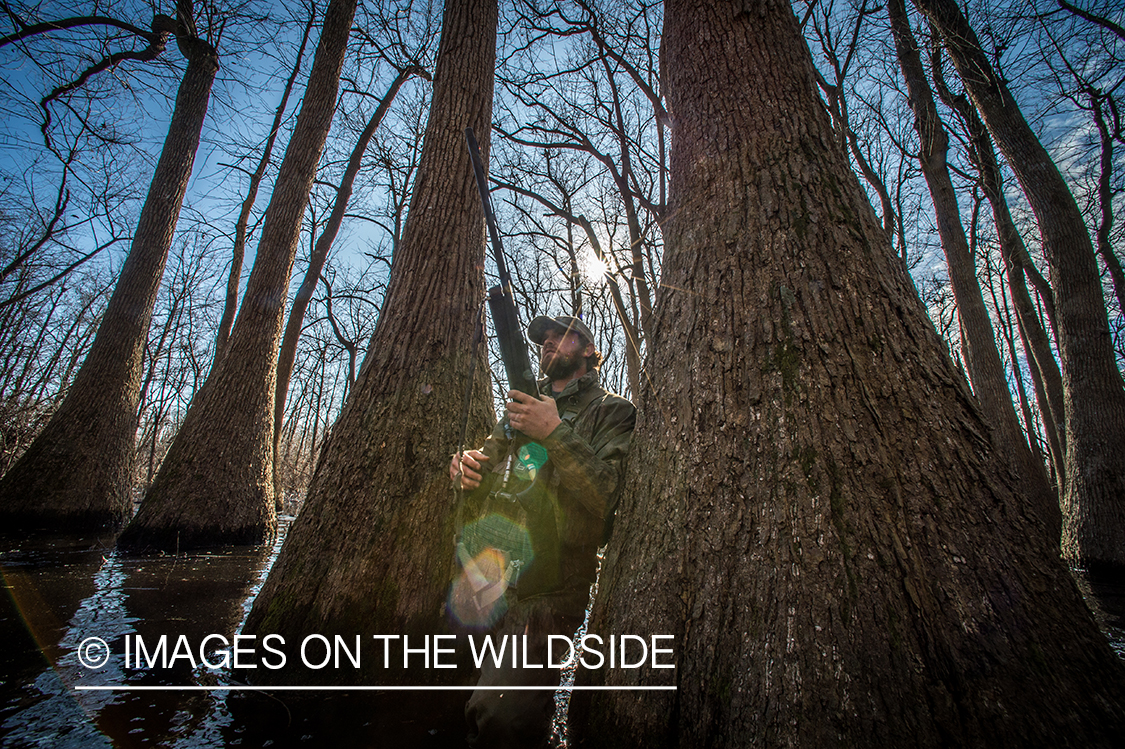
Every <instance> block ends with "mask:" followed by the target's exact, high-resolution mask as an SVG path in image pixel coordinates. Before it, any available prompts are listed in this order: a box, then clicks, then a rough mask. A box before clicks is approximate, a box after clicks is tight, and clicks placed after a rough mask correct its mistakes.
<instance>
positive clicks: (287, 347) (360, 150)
mask: <svg viewBox="0 0 1125 749" xmlns="http://www.w3.org/2000/svg"><path fill="white" fill-rule="evenodd" d="M415 75H421V76H423V77H426V78H429V77H430V75H429V73H427V72H426V71H425V70H424V69H422V68H421V67H419V66H417V65H408V66H406V67H404V68H402V69H400V70H399V71H398V74H397V75H396V76H395V78H394V80H393V81H392V82H391V85H390V87H389V88H388V89H387V92H386V94H385V95H384V96H383V98H382V100H380V102H379V106H377V107H375V111H373V112H372V113H371V117H370V118H369V119H368V120H367V124H366V125H365V126H364V128H363V130H362V132H360V134H359V138H357V139H356V142H355V146H354V147H353V148H352V152H351V155H350V156H349V157H348V165H347V167H346V168H345V169H344V174H343V176H342V177H341V178H340V184H339V185H338V186H337V188H336V196H335V198H334V199H333V201H332V211H331V213H330V214H329V216H328V220H327V221H326V223H325V224H324V226H323V227H322V228H321V230H320V234H319V235H318V236H317V238H316V244H315V245H314V246H313V250H312V254H311V255H309V264H308V267H307V268H306V269H305V276H304V278H303V279H302V280H301V285H300V287H299V288H298V289H297V293H296V295H295V296H294V297H293V305H292V307H291V308H290V310H289V319H288V321H287V322H286V323H285V333H284V335H283V336H282V338H281V349H280V351H279V352H278V360H277V385H276V394H275V395H274V420H273V454H274V465H275V466H276V465H277V460H278V451H279V450H280V447H281V427H282V422H283V421H284V418H285V398H286V395H287V394H288V392H289V378H290V376H291V375H292V374H293V360H294V359H295V358H296V356H297V340H298V338H300V335H301V330H302V329H303V327H304V323H305V312H306V311H307V310H308V307H309V302H311V301H312V297H313V292H314V291H315V290H316V285H317V282H318V281H320V274H321V271H322V270H323V269H324V263H325V261H326V260H327V259H328V253H329V251H330V250H331V249H332V243H333V242H334V241H336V235H337V234H338V233H339V231H340V226H341V225H342V224H343V222H344V215H345V214H346V213H347V210H348V201H349V200H350V199H351V196H352V188H353V186H354V185H355V178H356V175H357V174H359V168H360V166H361V165H362V163H363V157H364V154H365V153H367V146H368V145H370V143H371V138H372V137H373V136H374V135H375V130H376V129H377V128H378V127H379V124H380V123H381V122H382V121H383V118H384V117H385V116H386V114H387V110H388V109H390V106H391V104H392V103H393V102H394V100H395V96H396V95H397V94H398V90H399V89H400V88H401V87H402V84H404V83H406V81H408V80H410V78H411V77H412V76H415ZM329 299H331V294H330V295H329ZM329 309H331V307H329ZM330 315H331V313H330ZM351 361H352V366H351V370H352V372H351V373H350V375H349V377H348V382H349V383H350V382H351V381H352V380H354V370H355V366H354V362H355V351H354V350H353V351H352V352H351Z"/></svg>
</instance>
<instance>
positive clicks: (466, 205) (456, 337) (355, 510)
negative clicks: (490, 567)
mask: <svg viewBox="0 0 1125 749" xmlns="http://www.w3.org/2000/svg"><path fill="white" fill-rule="evenodd" d="M496 20H497V4H496V0H466V2H457V3H447V4H446V6H445V17H444V20H443V26H442V36H441V45H440V48H439V52H438V61H437V67H436V71H435V76H434V93H433V103H432V105H431V108H430V119H429V123H428V125H427V127H426V135H425V140H424V143H423V147H422V156H421V162H420V165H419V171H418V177H417V180H416V181H415V184H414V192H413V196H412V198H411V201H410V211H409V213H408V214H407V219H406V226H405V228H404V230H403V237H402V243H401V245H400V246H399V247H398V249H397V250H396V252H395V255H394V260H393V264H392V266H391V279H390V284H389V286H388V288H387V293H386V297H385V301H384V303H383V308H382V311H381V313H380V317H379V322H378V325H377V326H376V329H375V333H374V334H373V336H372V338H371V342H370V344H369V347H368V351H367V358H366V360H365V361H364V363H363V366H362V367H361V368H360V373H359V377H358V379H357V381H356V384H355V387H354V388H353V389H352V394H351V397H350V398H349V399H348V402H347V404H346V405H345V407H344V409H343V411H342V412H341V414H340V417H339V419H338V420H337V422H336V424H335V425H334V426H333V427H332V431H331V436H330V437H329V440H328V443H327V444H326V446H325V447H324V449H323V451H322V452H321V456H320V460H319V462H318V465H317V468H316V472H315V474H314V475H313V479H312V482H311V485H310V486H309V492H308V497H307V498H306V500H305V505H304V507H303V509H302V510H301V514H300V515H299V516H298V518H297V520H296V521H295V522H294V524H293V527H292V528H291V529H290V531H289V536H288V538H287V539H286V542H285V546H284V547H283V549H282V551H281V554H280V556H279V557H278V560H277V563H276V564H274V566H273V570H272V571H271V573H270V576H269V579H268V580H267V581H266V583H265V585H264V586H263V588H262V592H261V593H260V594H259V595H258V598H257V599H256V600H255V602H254V608H253V610H252V611H251V612H250V616H249V618H248V619H247V622H246V627H245V629H244V631H245V632H247V633H253V632H256V633H262V634H265V633H271V632H276V633H278V634H281V635H283V636H284V637H285V639H286V641H287V642H288V641H291V640H297V641H300V639H301V638H302V637H303V636H304V635H306V634H308V633H312V632H316V633H321V634H325V635H328V636H331V635H333V634H342V635H349V636H353V635H355V634H365V635H366V634H367V633H373V632H379V633H393V634H398V635H409V636H411V637H412V638H414V637H415V635H418V639H415V640H414V641H415V642H417V641H418V640H419V639H420V638H421V636H422V635H426V634H434V633H435V632H440V631H442V629H443V626H444V617H443V614H442V609H443V604H444V601H445V596H446V592H447V589H448V585H449V582H450V578H449V572H450V564H451V561H452V558H453V547H452V544H451V539H452V538H453V530H454V529H453V525H454V517H453V515H454V503H453V501H452V496H451V494H452V490H451V489H450V486H449V477H448V475H447V473H446V471H447V470H448V469H447V467H448V465H449V456H450V454H451V453H452V452H453V451H454V450H455V449H456V447H457V440H458V435H459V432H460V421H461V416H460V414H461V411H462V409H463V399H464V393H465V384H466V378H467V377H468V372H469V366H470V361H471V358H472V346H471V340H472V332H473V327H474V323H475V322H476V319H477V312H478V310H479V308H480V304H481V301H482V299H483V281H484V278H483V267H484V255H483V250H484V243H483V239H484V235H483V231H482V230H483V212H482V209H481V205H480V197H479V195H478V193H477V188H476V184H475V182H474V178H473V173H472V169H471V167H470V163H469V157H468V151H467V149H466V148H465V140H464V135H463V131H464V128H465V127H466V126H471V127H473V128H474V129H475V131H476V132H477V133H478V134H479V135H480V136H481V138H480V140H481V141H482V143H483V144H484V145H485V146H487V143H488V140H489V139H488V134H489V127H490V122H491V116H492V91H493V71H494V68H495V59H496V58H495V55H496V50H495V47H496ZM477 366H478V368H483V367H485V366H487V365H486V364H485V362H484V359H483V357H482V358H481V360H480V361H479V362H478V363H477ZM477 375H478V376H477V378H476V383H477V388H476V391H475V393H474V400H473V406H472V408H471V418H470V422H469V425H470V426H469V437H468V438H469V440H470V441H471V442H472V443H473V444H479V442H481V441H483V439H484V437H485V436H486V434H487V430H488V428H489V422H490V421H492V419H493V417H492V409H491V398H490V395H489V389H490V388H489V385H488V380H489V378H488V376H487V374H484V373H483V371H481V370H478V372H477ZM364 667H365V668H366V669H375V670H376V672H377V675H376V676H371V674H370V673H367V675H368V676H371V678H377V679H379V680H380V681H381V682H383V683H385V682H386V681H388V680H391V679H393V678H395V677H394V675H392V674H388V673H386V672H384V671H383V669H382V664H381V662H379V663H376V662H374V660H373V661H372V662H370V663H369V662H368V661H366V660H365V661H364ZM343 673H344V672H342V671H340V672H332V673H328V672H327V671H324V672H318V673H310V674H306V675H303V676H302V677H300V678H312V679H318V680H323V679H330V680H331V679H340V678H345V677H344V676H343ZM357 673H358V672H357ZM458 673H460V672H457V673H453V674H452V677H456V676H457V675H458ZM256 676H257V677H258V678H267V679H269V678H281V677H279V676H275V675H272V674H261V673H259V674H257V675H256ZM347 678H351V677H347ZM409 678H411V679H412V680H417V679H426V678H435V679H438V678H451V674H450V672H448V671H437V670H434V671H418V670H417V669H416V670H414V671H413V673H412V674H411V675H410V677H409Z"/></svg>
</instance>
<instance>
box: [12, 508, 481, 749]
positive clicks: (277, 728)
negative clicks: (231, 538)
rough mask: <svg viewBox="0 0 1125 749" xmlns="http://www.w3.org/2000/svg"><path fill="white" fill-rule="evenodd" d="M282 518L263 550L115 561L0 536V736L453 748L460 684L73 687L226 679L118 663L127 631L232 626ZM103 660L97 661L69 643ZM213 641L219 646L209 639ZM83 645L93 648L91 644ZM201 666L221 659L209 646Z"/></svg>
mask: <svg viewBox="0 0 1125 749" xmlns="http://www.w3.org/2000/svg"><path fill="white" fill-rule="evenodd" d="M291 521H292V518H290V517H285V518H283V520H282V523H281V532H280V533H279V534H278V539H277V541H276V543H275V544H273V546H272V547H270V548H257V549H253V548H246V547H237V548H236V547H230V548H218V549H213V550H209V551H207V552H199V553H190V554H180V555H140V556H121V555H118V554H117V553H116V552H115V551H113V548H112V540H113V539H112V538H82V539H79V538H75V537H62V536H60V537H37V538H30V539H28V538H4V537H0V569H2V571H3V576H4V583H5V588H6V589H7V595H4V596H3V597H0V598H2V600H0V637H2V638H3V639H2V640H0V744H2V745H3V746H12V747H24V746H33V747H34V746H43V747H113V746H116V747H149V746H168V747H224V746H248V747H260V746H261V747H265V746H269V747H285V746H313V745H317V746H330V747H352V746H355V747H370V746H404V747H412V746H419V747H426V746H432V747H446V746H460V745H463V738H464V733H465V730H464V722H463V717H462V707H463V705H464V702H465V700H466V699H467V697H468V694H467V693H465V692H424V693H401V692H399V693H391V692H385V693H377V692H347V691H339V692H327V693H326V692H320V693H307V692H269V693H265V692H226V691H190V692H169V691H142V690H136V691H127V692H110V691H79V690H76V689H74V687H75V686H78V685H81V686H101V685H121V684H124V685H128V686H129V687H130V688H132V687H139V686H158V685H203V686H209V685H216V684H236V683H238V680H237V678H234V677H231V676H230V674H229V673H227V672H225V671H215V670H211V669H208V668H206V667H204V666H203V665H202V664H198V665H197V667H196V668H195V669H194V670H193V669H192V668H191V666H190V665H189V661H188V659H185V658H180V659H177V660H176V663H177V664H178V665H177V666H174V667H171V668H167V669H161V668H156V669H136V668H130V669H125V668H124V659H123V656H122V654H123V653H124V650H125V646H124V643H125V638H126V636H127V635H128V636H130V637H135V636H136V635H140V636H142V637H143V638H144V640H145V642H149V643H155V642H158V640H159V638H160V636H161V635H162V634H166V635H169V646H170V650H171V645H172V644H173V643H174V642H175V640H176V639H177V638H178V637H179V635H181V634H182V635H184V636H186V638H187V641H188V642H190V643H192V644H193V646H194V647H195V648H196V650H195V653H194V657H195V658H196V659H198V643H200V642H201V641H202V640H203V639H204V638H205V637H206V636H207V635H209V634H212V633H217V634H222V635H224V636H226V637H227V638H228V639H230V638H231V637H232V635H233V634H234V633H235V632H237V631H238V630H239V628H240V627H241V625H242V622H243V621H244V619H245V617H246V615H247V613H248V612H249V610H250V605H251V602H252V601H253V599H254V596H255V595H256V594H257V592H258V590H259V588H260V587H261V584H262V582H263V581H264V579H265V575H266V573H267V572H268V570H269V567H270V565H272V564H273V561H274V559H276V556H277V551H278V549H280V547H281V542H282V540H284V533H285V531H286V530H288V526H289V523H290V522H291ZM90 637H98V638H101V640H103V641H105V643H106V644H107V645H108V646H109V648H110V651H111V652H112V653H113V657H111V658H109V660H108V661H107V662H106V664H105V665H104V666H102V667H101V668H98V669H96V670H94V669H90V668H85V667H84V666H83V665H82V664H81V663H80V662H79V645H80V643H81V642H83V641H84V640H86V638H90ZM215 645H216V648H217V647H218V645H219V643H215ZM92 647H93V649H92V650H89V651H87V652H88V654H89V655H90V657H91V658H95V659H96V658H97V657H99V656H100V655H101V654H100V653H99V652H97V646H92ZM209 653H211V658H212V661H213V662H218V661H219V660H220V656H218V655H217V654H215V652H214V649H209Z"/></svg>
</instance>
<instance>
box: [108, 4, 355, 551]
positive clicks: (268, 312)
mask: <svg viewBox="0 0 1125 749" xmlns="http://www.w3.org/2000/svg"><path fill="white" fill-rule="evenodd" d="M355 5H356V3H355V0H332V2H331V3H329V5H328V8H327V10H326V11H325V14H324V28H323V30H322V31H321V35H320V43H319V45H318V47H317V51H316V57H315V58H314V60H313V65H312V71H311V72H310V74H309V83H308V86H307V87H306V90H305V99H304V102H303V103H302V105H301V112H300V114H299V115H298V116H297V123H296V126H295V127H294V129H293V135H292V136H291V138H290V140H289V146H288V148H287V149H286V152H285V157H284V158H283V159H282V163H281V167H280V169H279V171H278V175H277V182H276V183H275V186H274V190H273V195H272V196H271V198H270V204H269V206H268V207H267V208H266V214H265V219H264V223H263V226H262V236H261V239H260V240H259V243H258V253H257V258H256V259H255V261H254V269H253V270H252V271H251V272H250V279H249V281H248V282H247V286H246V294H245V295H244V297H243V302H242V306H241V309H240V311H239V315H238V319H237V320H236V321H235V324H234V328H233V330H232V331H231V337H230V342H229V344H228V345H229V348H228V350H227V353H226V355H224V356H222V357H221V358H220V359H219V360H218V362H216V366H215V367H214V368H212V370H211V373H210V374H209V375H208V377H207V381H206V382H204V383H203V386H202V387H201V388H200V389H199V392H198V393H196V395H195V398H193V399H192V403H191V405H190V406H189V407H188V412H187V415H186V416H185V417H184V422H183V425H182V426H181V427H180V430H179V432H178V433H177V434H176V437H175V439H174V440H173V441H172V444H171V446H170V447H169V448H168V454H167V456H165V458H164V462H163V463H162V464H161V466H160V470H159V471H158V472H157V474H156V480H155V481H153V483H152V486H151V487H150V488H149V490H148V493H147V494H146V495H145V498H144V501H143V502H142V503H141V508H140V510H139V511H138V512H137V515H136V517H135V518H133V521H132V522H131V523H130V524H129V527H128V528H126V529H125V532H124V533H123V534H122V535H121V538H119V539H118V546H119V548H123V549H140V548H145V547H152V548H160V549H165V550H175V549H187V548H193V547H201V546H212V545H215V544H226V543H236V544H237V543H259V542H262V541H264V540H265V539H267V538H269V537H270V536H272V534H273V532H274V530H275V529H276V526H277V514H276V511H275V509H274V498H273V451H272V450H271V446H272V444H273V396H274V383H275V379H274V378H275V375H276V370H275V368H276V365H277V346H278V343H279V341H280V339H281V323H282V317H283V315H284V312H285V302H286V297H287V294H286V291H287V289H288V285H289V274H290V273H291V272H292V269H293V260H294V257H295V255H296V251H297V242H298V239H299V238H300V230H301V219H302V217H303V216H304V213H305V208H306V206H307V205H308V199H309V191H310V190H311V188H312V182H313V178H314V177H315V176H316V166H317V162H318V161H319V159H320V152H321V149H323V148H324V141H325V139H326V138H327V136H328V128H329V126H330V125H331V123H332V114H333V111H334V110H335V105H336V91H337V87H338V85H339V79H340V69H341V67H342V65H343V61H344V53H345V52H346V50H347V43H348V35H349V32H350V30H351V24H352V18H353V16H354V14H355Z"/></svg>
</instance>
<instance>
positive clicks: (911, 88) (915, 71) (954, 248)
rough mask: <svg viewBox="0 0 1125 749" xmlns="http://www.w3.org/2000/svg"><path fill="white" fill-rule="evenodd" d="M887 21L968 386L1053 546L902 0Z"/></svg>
mask: <svg viewBox="0 0 1125 749" xmlns="http://www.w3.org/2000/svg"><path fill="white" fill-rule="evenodd" d="M887 15H888V16H889V17H890V22H891V34H892V36H893V37H894V42H895V50H896V51H897V53H898V59H899V66H900V67H901V68H902V73H903V77H904V78H905V80H906V88H907V91H908V92H909V98H910V107H911V109H912V110H913V112H914V127H915V129H917V131H918V144H919V150H918V162H919V164H920V165H921V168H922V175H923V176H924V177H925V178H926V185H927V186H928V187H929V189H930V198H931V199H932V201H933V204H934V215H935V219H936V223H937V229H938V236H939V237H940V238H941V247H942V250H944V252H945V262H946V266H947V267H948V269H949V282H950V285H951V286H952V288H953V298H954V300H955V301H956V303H957V314H958V315H959V316H960V318H961V335H962V339H963V341H964V348H965V367H966V369H967V370H968V373H969V382H971V383H972V386H973V393H974V394H975V395H976V396H977V400H978V401H979V402H980V405H981V410H982V411H983V414H984V420H985V422H986V423H987V424H988V425H989V426H990V427H991V428H992V429H993V442H994V444H995V445H996V446H997V447H999V448H1000V449H1001V451H1003V453H1006V454H1007V455H1008V456H1009V457H1010V459H1011V461H1012V468H1013V469H1014V470H1015V473H1016V476H1018V477H1019V482H1020V492H1019V493H1020V498H1019V501H1021V502H1030V503H1031V504H1032V506H1033V507H1035V508H1036V510H1037V511H1038V512H1040V513H1041V514H1042V517H1043V521H1044V523H1045V525H1046V531H1047V533H1048V534H1049V536H1048V537H1049V538H1050V539H1052V541H1053V542H1056V543H1057V541H1058V539H1059V533H1060V531H1061V523H1062V520H1061V517H1060V514H1059V500H1058V495H1057V494H1055V492H1054V491H1052V490H1051V485H1050V483H1049V482H1048V480H1047V472H1046V471H1045V470H1044V467H1043V464H1042V463H1041V462H1039V460H1038V459H1036V457H1035V456H1034V455H1033V454H1032V452H1031V449H1030V448H1029V447H1028V443H1027V440H1026V439H1024V435H1023V431H1022V430H1021V429H1020V424H1019V417H1018V416H1016V409H1015V405H1014V404H1013V403H1012V394H1011V392H1010V391H1009V390H1008V379H1007V377H1006V376H1005V374H1004V365H1003V364H1002V363H1001V362H1000V352H999V351H998V350H997V348H996V335H995V333H994V331H993V329H992V319H991V317H990V316H989V314H988V308H987V307H986V306H985V304H984V295H983V294H982V293H981V289H980V283H979V281H977V270H976V262H975V261H974V259H973V256H972V253H971V252H970V250H969V242H968V240H967V239H966V238H965V230H964V228H963V227H962V225H961V211H960V208H959V207H958V204H957V191H956V189H955V188H954V187H953V180H952V179H951V178H950V176H949V165H948V163H947V161H946V159H947V156H948V153H949V136H948V135H946V132H945V127H944V126H943V124H942V122H941V118H940V116H939V115H938V111H937V105H935V104H934V95H933V92H932V91H931V90H930V84H929V82H928V81H927V80H926V71H925V68H923V67H922V57H921V55H920V54H919V52H918V44H917V42H915V40H914V33H913V32H912V31H911V30H910V19H909V17H908V15H907V13H906V4H905V2H904V0H887Z"/></svg>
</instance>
